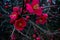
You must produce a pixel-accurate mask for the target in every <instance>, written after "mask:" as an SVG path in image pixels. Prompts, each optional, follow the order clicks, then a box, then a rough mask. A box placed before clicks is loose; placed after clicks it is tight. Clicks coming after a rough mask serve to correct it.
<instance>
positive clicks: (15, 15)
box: [10, 12, 18, 20]
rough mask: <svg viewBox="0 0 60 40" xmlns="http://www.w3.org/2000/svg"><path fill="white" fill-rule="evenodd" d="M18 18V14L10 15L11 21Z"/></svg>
mask: <svg viewBox="0 0 60 40" xmlns="http://www.w3.org/2000/svg"><path fill="white" fill-rule="evenodd" d="M17 18H18V13H16V12H12V13H11V15H10V19H12V20H16V19H17Z"/></svg>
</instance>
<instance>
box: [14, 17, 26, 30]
mask: <svg viewBox="0 0 60 40" xmlns="http://www.w3.org/2000/svg"><path fill="white" fill-rule="evenodd" d="M14 27H15V28H16V29H17V30H20V31H22V30H24V28H25V27H26V21H25V19H24V18H20V19H18V20H16V21H15V23H14Z"/></svg>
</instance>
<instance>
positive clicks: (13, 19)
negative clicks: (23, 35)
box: [9, 0, 48, 31]
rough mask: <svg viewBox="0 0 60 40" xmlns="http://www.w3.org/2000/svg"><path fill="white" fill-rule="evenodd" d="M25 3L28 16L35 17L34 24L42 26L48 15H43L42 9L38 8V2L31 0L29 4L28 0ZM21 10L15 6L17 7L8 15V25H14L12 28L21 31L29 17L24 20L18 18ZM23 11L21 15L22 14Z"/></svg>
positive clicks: (37, 0)
mask: <svg viewBox="0 0 60 40" xmlns="http://www.w3.org/2000/svg"><path fill="white" fill-rule="evenodd" d="M24 2H25V6H26V8H25V11H26V12H28V13H29V14H31V15H32V14H34V15H36V24H41V25H44V24H45V23H46V22H47V18H48V14H47V13H43V9H42V8H41V7H40V6H39V0H32V3H31V4H30V3H29V2H30V0H28V1H26V0H24ZM22 10H23V8H21V7H19V6H17V7H13V12H12V13H11V14H10V16H9V17H10V23H11V24H14V27H15V28H16V29H17V30H20V31H22V30H23V29H24V28H25V27H26V24H27V21H28V19H29V16H26V18H25V19H26V20H27V21H26V20H25V19H24V18H19V16H20V15H21V12H22ZM25 11H23V14H24V12H25Z"/></svg>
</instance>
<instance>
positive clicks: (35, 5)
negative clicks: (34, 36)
mask: <svg viewBox="0 0 60 40" xmlns="http://www.w3.org/2000/svg"><path fill="white" fill-rule="evenodd" d="M31 6H32V8H33V10H34V13H35V14H36V15H37V16H41V14H42V8H41V7H39V1H37V0H35V1H34V0H33V2H32V5H31Z"/></svg>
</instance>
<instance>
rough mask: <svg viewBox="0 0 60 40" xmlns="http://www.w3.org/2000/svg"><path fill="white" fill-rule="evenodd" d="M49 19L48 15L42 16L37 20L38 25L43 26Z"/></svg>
mask: <svg viewBox="0 0 60 40" xmlns="http://www.w3.org/2000/svg"><path fill="white" fill-rule="evenodd" d="M47 18H48V15H47V14H43V15H42V16H40V17H39V18H38V19H37V20H36V24H42V25H44V24H45V23H46V22H47Z"/></svg>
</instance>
